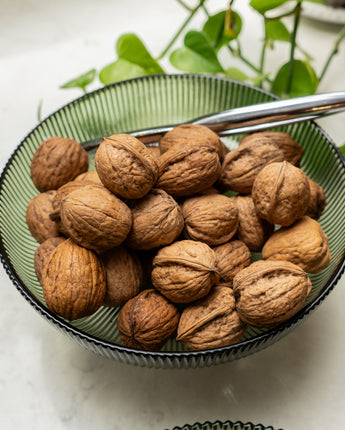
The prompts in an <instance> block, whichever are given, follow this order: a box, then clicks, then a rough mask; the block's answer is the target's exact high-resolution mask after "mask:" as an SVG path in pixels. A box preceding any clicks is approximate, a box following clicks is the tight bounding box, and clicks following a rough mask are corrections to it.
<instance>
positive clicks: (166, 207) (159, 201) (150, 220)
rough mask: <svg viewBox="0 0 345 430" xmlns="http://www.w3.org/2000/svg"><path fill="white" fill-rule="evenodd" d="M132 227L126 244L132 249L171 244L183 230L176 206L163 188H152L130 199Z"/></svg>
mask: <svg viewBox="0 0 345 430" xmlns="http://www.w3.org/2000/svg"><path fill="white" fill-rule="evenodd" d="M131 211H132V220H133V222H132V228H131V231H130V232H129V235H128V237H127V240H126V245H127V246H129V247H130V248H134V249H153V248H157V247H160V246H164V245H168V244H170V243H172V242H173V241H174V240H175V239H176V238H177V237H178V236H179V235H180V234H181V232H182V230H183V225H184V221H183V216H182V212H181V209H180V206H179V205H178V204H177V202H176V201H175V200H174V199H173V198H172V197H171V196H170V195H169V194H168V193H166V192H165V191H163V190H159V189H158V188H153V189H152V190H151V191H150V192H149V193H148V194H146V196H145V197H143V198H142V199H140V200H137V201H135V202H134V206H133V207H132V208H131Z"/></svg>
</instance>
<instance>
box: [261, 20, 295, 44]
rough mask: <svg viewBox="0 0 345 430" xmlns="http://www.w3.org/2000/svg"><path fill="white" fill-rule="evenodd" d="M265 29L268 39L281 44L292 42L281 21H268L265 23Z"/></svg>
mask: <svg viewBox="0 0 345 430" xmlns="http://www.w3.org/2000/svg"><path fill="white" fill-rule="evenodd" d="M265 29H266V37H267V39H270V40H272V41H279V42H290V39H291V35H290V33H289V31H288V29H287V28H286V27H285V25H284V24H283V23H282V22H281V21H278V20H272V21H271V20H268V21H266V23H265Z"/></svg>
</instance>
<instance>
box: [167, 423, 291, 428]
mask: <svg viewBox="0 0 345 430" xmlns="http://www.w3.org/2000/svg"><path fill="white" fill-rule="evenodd" d="M172 430H283V429H275V428H273V427H272V426H268V427H266V426H264V425H262V424H253V423H251V422H248V423H243V422H241V421H236V422H232V421H215V422H212V423H211V422H210V421H206V422H205V423H202V424H201V423H195V424H193V425H190V424H186V425H184V426H183V427H174V428H173V429H172Z"/></svg>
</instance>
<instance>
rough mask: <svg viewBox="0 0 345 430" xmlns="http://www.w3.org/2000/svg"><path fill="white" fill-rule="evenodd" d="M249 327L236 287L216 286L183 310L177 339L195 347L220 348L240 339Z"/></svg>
mask: <svg viewBox="0 0 345 430" xmlns="http://www.w3.org/2000/svg"><path fill="white" fill-rule="evenodd" d="M245 329H246V325H245V324H244V323H243V322H242V321H241V320H240V318H239V316H238V313H237V311H236V308H235V298H234V294H233V292H232V290H231V289H230V288H226V287H222V286H216V287H214V288H213V289H212V291H211V292H210V293H209V294H208V295H207V296H206V297H204V298H203V299H200V300H198V301H197V302H195V303H193V304H191V305H189V306H187V307H186V308H185V309H184V310H183V312H182V314H181V318H180V321H179V324H178V328H177V338H176V340H178V341H180V342H182V343H183V344H185V345H186V346H187V347H188V348H190V349H191V350H201V349H209V348H219V347H221V346H227V345H232V344H234V343H236V342H238V341H239V340H240V339H241V338H242V336H243V334H244V332H245Z"/></svg>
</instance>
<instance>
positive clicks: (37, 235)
mask: <svg viewBox="0 0 345 430" xmlns="http://www.w3.org/2000/svg"><path fill="white" fill-rule="evenodd" d="M55 194H56V191H55V190H51V191H46V192H44V193H40V194H38V195H37V196H35V197H33V198H32V199H31V200H30V201H29V203H28V205H27V208H26V215H25V218H26V223H27V226H28V227H29V230H30V233H31V234H32V236H33V237H34V239H36V241H37V242H38V243H42V242H44V241H45V240H46V239H49V238H51V237H56V236H59V230H58V226H57V224H56V223H55V222H54V221H52V220H51V218H50V214H51V213H52V212H53V200H54V197H55Z"/></svg>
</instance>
